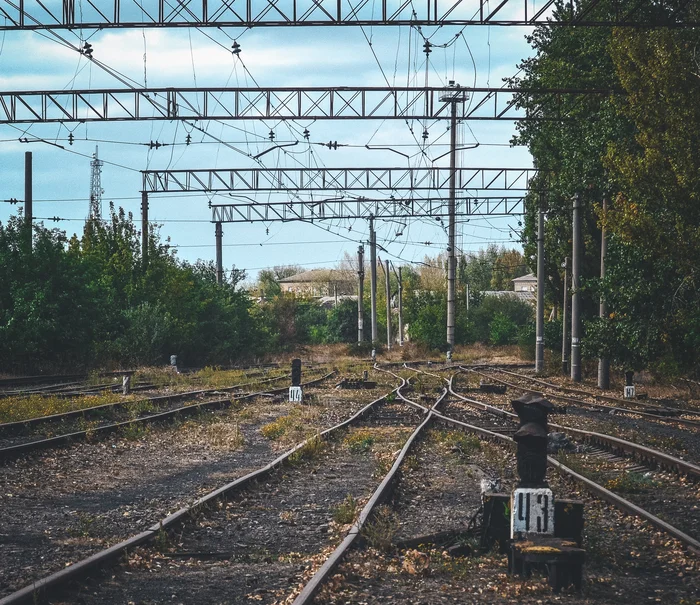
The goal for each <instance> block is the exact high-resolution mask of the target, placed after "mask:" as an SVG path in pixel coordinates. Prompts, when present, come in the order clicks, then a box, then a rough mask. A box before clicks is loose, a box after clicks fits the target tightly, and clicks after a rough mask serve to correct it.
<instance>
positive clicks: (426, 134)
mask: <svg viewBox="0 0 700 605" xmlns="http://www.w3.org/2000/svg"><path fill="white" fill-rule="evenodd" d="M423 140H424V141H427V140H428V129H427V128H424V129H423Z"/></svg>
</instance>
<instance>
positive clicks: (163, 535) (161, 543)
mask: <svg viewBox="0 0 700 605" xmlns="http://www.w3.org/2000/svg"><path fill="white" fill-rule="evenodd" d="M155 543H156V549H157V550H158V552H160V553H164V552H165V551H166V550H167V549H168V545H169V540H168V532H166V531H165V530H164V529H163V522H162V521H161V523H160V527H159V529H158V533H157V534H156V538H155Z"/></svg>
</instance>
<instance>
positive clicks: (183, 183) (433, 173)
mask: <svg viewBox="0 0 700 605" xmlns="http://www.w3.org/2000/svg"><path fill="white" fill-rule="evenodd" d="M450 173H451V171H450V169H449V168H446V167H433V168H269V169H268V168H231V169H205V170H144V171H142V174H143V191H144V192H146V193H175V192H196V191H198V192H227V193H232V192H244V191H272V192H288V191H293V192H297V191H389V192H392V191H434V192H439V191H446V190H447V187H448V185H449V180H450ZM536 174H537V170H536V169H534V168H458V169H457V171H456V175H455V176H456V183H457V191H499V192H503V191H527V190H528V186H529V183H530V181H531V179H532V178H533V177H534V176H535V175H536Z"/></svg>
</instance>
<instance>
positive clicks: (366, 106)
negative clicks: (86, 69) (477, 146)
mask: <svg viewBox="0 0 700 605" xmlns="http://www.w3.org/2000/svg"><path fill="white" fill-rule="evenodd" d="M460 90H461V91H464V92H465V93H466V94H467V95H468V101H467V102H466V103H465V105H464V116H463V119H468V120H510V121H512V120H521V119H535V120H536V119H548V120H556V119H559V115H560V113H561V109H562V108H564V109H565V110H569V109H571V106H572V103H576V102H582V101H583V100H585V98H587V97H590V96H591V95H594V96H607V95H609V94H611V93H610V91H605V90H583V89H547V90H539V91H525V90H523V89H516V88H512V89H504V88H461V89H460ZM445 91H446V89H445V88H436V87H430V88H421V87H351V86H350V87H345V86H343V87H330V88H319V87H309V88H205V87H201V88H147V89H131V90H130V89H97V90H56V91H48V92H46V91H26V92H0V124H28V123H47V122H61V123H63V122H110V121H114V122H119V121H134V120H256V119H277V120H293V119H313V120H327V119H333V120H355V119H382V120H387V119H389V120H390V119H449V116H450V108H449V102H445V101H441V100H440V98H441V96H443V95H444V94H445ZM521 94H527V96H528V97H529V98H530V99H534V100H536V101H537V105H536V106H535V109H533V110H531V111H530V113H529V114H528V115H525V112H524V111H523V110H522V109H519V108H518V106H517V98H518V96H519V95H521ZM543 116H546V117H543Z"/></svg>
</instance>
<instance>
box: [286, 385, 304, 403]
mask: <svg viewBox="0 0 700 605" xmlns="http://www.w3.org/2000/svg"><path fill="white" fill-rule="evenodd" d="M303 399H304V392H303V391H302V390H301V387H289V401H290V403H301V402H302V400H303Z"/></svg>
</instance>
